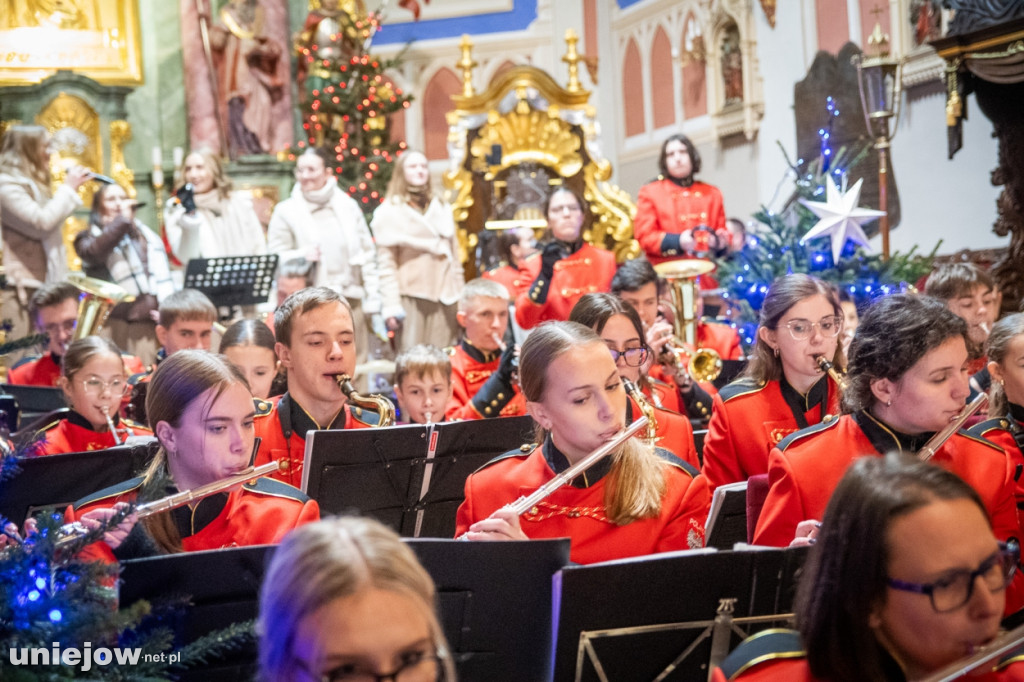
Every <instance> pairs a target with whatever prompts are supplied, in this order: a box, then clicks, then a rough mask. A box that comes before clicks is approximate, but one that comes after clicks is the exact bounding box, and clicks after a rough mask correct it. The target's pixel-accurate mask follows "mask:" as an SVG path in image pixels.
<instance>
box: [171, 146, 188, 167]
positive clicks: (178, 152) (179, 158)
mask: <svg viewBox="0 0 1024 682" xmlns="http://www.w3.org/2000/svg"><path fill="white" fill-rule="evenodd" d="M172 153H173V155H174V167H175V168H181V164H182V163H184V162H185V150H184V149H182V148H181V147H175V148H174V151H173V152H172Z"/></svg>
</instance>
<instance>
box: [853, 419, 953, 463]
mask: <svg viewBox="0 0 1024 682" xmlns="http://www.w3.org/2000/svg"><path fill="white" fill-rule="evenodd" d="M853 420H854V421H855V422H857V426H859V427H860V430H861V431H863V432H864V435H865V436H867V437H868V440H869V441H871V445H872V446H873V447H874V448H875V450H876V451H877V452H878V454H880V455H884V454H885V453H887V452H891V451H893V450H895V449H898V450H899V451H900V452H903V453H905V454H908V455H912V454H914V453H916V452H917V451H919V450H920V449H921V448H923V447H924V444H925V443H927V442H928V439H930V438H931V437H932V436H934V435H935V434H934V433H919V434H917V435H914V436H911V435H909V434H906V433H901V432H899V431H897V430H896V429H894V428H892V427H891V426H889V425H888V424H886V423H885V422H883V421H882V420H881V419H878V418H877V417H874V416H873V415H871V414H870V413H869V412H868V411H867V410H862V411H860V412H854V414H853Z"/></svg>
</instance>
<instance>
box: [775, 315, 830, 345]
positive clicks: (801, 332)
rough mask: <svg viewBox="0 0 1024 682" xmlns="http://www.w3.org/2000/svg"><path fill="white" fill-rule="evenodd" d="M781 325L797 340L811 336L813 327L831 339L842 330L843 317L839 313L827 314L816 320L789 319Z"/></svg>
mask: <svg viewBox="0 0 1024 682" xmlns="http://www.w3.org/2000/svg"><path fill="white" fill-rule="evenodd" d="M782 326H784V327H785V328H786V329H788V330H789V334H790V336H792V337H793V338H794V339H795V340H797V341H806V340H807V339H809V338H811V335H813V334H814V328H815V327H817V328H818V331H819V332H821V335H822V336H824V337H825V338H827V339H831V338H833V337H836V336H839V332H841V331H842V330H843V318H842V317H841V316H839V315H829V316H828V317H823V318H821V320H819V321H818V322H811V321H810V320H804V319H796V320H790V321H789V322H787V323H786V324H784V325H782Z"/></svg>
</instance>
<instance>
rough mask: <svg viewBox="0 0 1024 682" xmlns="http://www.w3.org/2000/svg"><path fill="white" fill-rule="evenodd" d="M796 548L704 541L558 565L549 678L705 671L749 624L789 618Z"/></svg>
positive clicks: (620, 678)
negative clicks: (735, 548) (719, 547)
mask: <svg viewBox="0 0 1024 682" xmlns="http://www.w3.org/2000/svg"><path fill="white" fill-rule="evenodd" d="M802 549H803V548H800V549H798V550H796V551H794V550H790V549H771V550H764V551H745V552H717V551H715V550H713V549H705V550H695V551H686V552H673V553H668V554H660V555H653V556H648V557H639V558H635V559H623V560H620V561H611V562H606V563H603V564H594V565H591V566H569V567H567V568H564V569H562V571H560V572H559V573H558V575H556V576H555V581H554V599H555V605H556V613H555V637H556V640H555V674H554V679H555V680H559V681H561V680H577V681H579V682H593V681H601V682H607V681H608V680H615V681H616V682H632V681H637V682H639V681H641V680H642V681H644V682H649V681H650V680H654V679H655V678H658V676H659V675H661V674H665V677H663V678H660V679H664V680H677V681H678V680H687V681H689V680H706V679H708V671H709V668H710V667H711V666H712V665H714V664H717V663H718V662H720V661H721V660H722V659H724V658H725V655H726V654H728V652H729V651H730V649H732V648H733V647H734V646H735V645H736V644H738V643H739V642H740V641H742V640H743V639H744V638H745V637H747V636H748V635H749V634H751V633H752V632H754V631H757V630H760V629H764V628H765V627H767V626H768V625H770V624H777V623H780V622H785V621H787V620H789V619H790V618H791V616H792V614H791V609H792V597H791V589H792V585H793V576H792V575H788V574H787V571H789V572H795V571H796V570H797V569H798V567H799V565H801V562H802V558H803V557H804V556H806V552H805V551H801V550H802ZM786 554H794V555H799V556H793V557H787V556H786ZM741 626H744V627H745V628H746V629H743V628H741Z"/></svg>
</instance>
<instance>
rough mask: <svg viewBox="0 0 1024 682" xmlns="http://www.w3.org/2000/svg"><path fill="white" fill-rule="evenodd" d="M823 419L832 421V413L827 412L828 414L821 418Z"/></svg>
mask: <svg viewBox="0 0 1024 682" xmlns="http://www.w3.org/2000/svg"><path fill="white" fill-rule="evenodd" d="M821 421H823V422H830V421H832V415H830V414H826V415H825V416H824V417H823V418H822V420H821Z"/></svg>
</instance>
